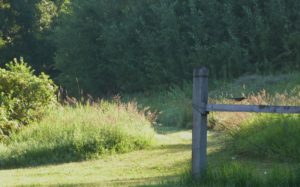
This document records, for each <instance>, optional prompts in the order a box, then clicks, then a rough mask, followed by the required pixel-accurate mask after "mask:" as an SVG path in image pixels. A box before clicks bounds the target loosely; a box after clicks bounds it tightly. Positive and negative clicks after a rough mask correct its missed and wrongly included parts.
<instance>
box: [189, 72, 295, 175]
mask: <svg viewBox="0 0 300 187" xmlns="http://www.w3.org/2000/svg"><path fill="white" fill-rule="evenodd" d="M208 75H209V71H208V69H206V68H196V69H194V78H193V132H192V174H193V176H194V177H195V178H198V177H200V176H201V175H202V174H203V172H205V170H206V168H207V118H208V114H209V112H211V111H217V112H256V113H277V114H300V106H268V105H226V104H208Z"/></svg>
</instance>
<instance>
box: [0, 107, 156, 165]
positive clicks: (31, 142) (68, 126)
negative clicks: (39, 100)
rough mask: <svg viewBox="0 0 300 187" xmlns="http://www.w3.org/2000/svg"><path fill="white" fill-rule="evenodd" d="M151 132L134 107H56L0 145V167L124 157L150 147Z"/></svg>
mask: <svg viewBox="0 0 300 187" xmlns="http://www.w3.org/2000/svg"><path fill="white" fill-rule="evenodd" d="M154 135H155V134H154V130H153V128H151V123H150V121H148V120H147V118H146V116H145V115H144V114H143V112H139V111H138V110H137V107H136V104H135V103H128V104H120V103H119V104H118V103H109V102H105V101H102V102H101V103H99V104H94V105H93V106H81V105H78V106H76V107H69V106H65V107H59V108H56V109H54V110H52V112H51V113H50V115H48V116H47V117H45V118H44V119H43V120H42V121H41V122H39V123H37V124H35V125H31V126H29V127H28V128H26V129H24V130H23V131H21V132H20V133H17V134H13V135H12V136H11V137H10V138H9V139H8V140H7V141H6V142H5V144H2V146H1V144H0V167H2V168H7V167H20V166H34V165H40V164H49V163H62V162H70V161H78V160H85V159H91V158H95V157H98V156H101V155H106V154H114V153H125V152H129V151H133V150H139V149H143V148H146V147H148V146H150V145H151V144H152V143H153V142H154Z"/></svg>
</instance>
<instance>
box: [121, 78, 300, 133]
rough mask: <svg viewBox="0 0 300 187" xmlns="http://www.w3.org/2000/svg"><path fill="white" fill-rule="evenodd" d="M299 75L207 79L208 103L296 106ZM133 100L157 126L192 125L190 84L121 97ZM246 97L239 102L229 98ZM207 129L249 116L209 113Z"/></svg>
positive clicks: (242, 119) (234, 123)
mask: <svg viewBox="0 0 300 187" xmlns="http://www.w3.org/2000/svg"><path fill="white" fill-rule="evenodd" d="M299 83H300V73H291V74H283V75H268V76H261V75H246V76H243V77H240V78H239V79H236V80H233V81H232V82H229V81H224V80H214V79H209V102H210V103H220V104H246V105H247V104H276V105H298V104H300V84H299ZM132 97H134V98H135V99H136V101H137V102H138V103H139V107H140V108H145V107H147V108H148V110H149V111H152V112H155V113H157V114H159V115H158V118H157V123H158V124H159V125H164V126H173V127H174V126H175V127H185V128H186V127H187V128H190V127H191V126H192V100H191V99H192V84H191V83H185V84H184V85H183V86H181V87H178V86H173V87H171V88H170V89H169V90H162V91H157V90H156V91H155V92H147V93H141V94H136V95H129V96H128V95H127V96H126V95H125V96H124V98H123V100H124V101H129V100H131V99H132ZM234 97H246V98H247V99H246V100H244V101H243V102H236V101H234V100H231V99H229V98H234ZM209 117H210V119H209V122H210V123H209V126H210V127H211V128H215V129H224V128H226V127H227V126H237V125H239V124H240V123H242V122H244V121H245V119H249V118H251V117H252V115H251V114H247V113H239V114H237V113H211V115H209Z"/></svg>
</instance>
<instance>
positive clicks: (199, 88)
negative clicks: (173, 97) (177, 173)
mask: <svg viewBox="0 0 300 187" xmlns="http://www.w3.org/2000/svg"><path fill="white" fill-rule="evenodd" d="M208 74H209V71H208V69H206V68H196V69H194V78H193V133H192V136H193V137H192V141H193V142H192V174H193V177H194V178H199V177H200V176H201V175H202V174H203V172H205V170H206V167H207V160H206V154H207V115H208V112H207V110H206V106H207V103H208Z"/></svg>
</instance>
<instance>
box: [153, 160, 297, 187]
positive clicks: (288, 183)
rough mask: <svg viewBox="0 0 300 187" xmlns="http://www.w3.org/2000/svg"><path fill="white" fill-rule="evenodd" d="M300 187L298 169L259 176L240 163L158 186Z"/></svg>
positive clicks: (280, 170)
mask: <svg viewBox="0 0 300 187" xmlns="http://www.w3.org/2000/svg"><path fill="white" fill-rule="evenodd" d="M299 185H300V169H299V168H297V169H295V170H291V169H290V168H287V167H280V168H273V169H271V170H270V171H268V172H267V171H264V172H263V173H262V174H260V173H259V172H258V171H257V169H256V168H255V167H253V166H251V165H247V164H245V163H244V164H241V163H230V164H223V165H221V166H218V167H216V168H209V169H208V170H207V172H206V173H205V174H204V175H203V176H202V177H201V178H200V179H199V180H194V179H193V178H192V177H191V174H190V172H186V173H185V174H183V175H182V176H181V178H180V179H179V180H177V181H167V182H164V183H162V184H160V185H156V186H161V187H168V186H189V187H240V186H243V187H252V186H257V187H268V186H270V187H271V186H272V187H274V186H276V187H297V186H299Z"/></svg>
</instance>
